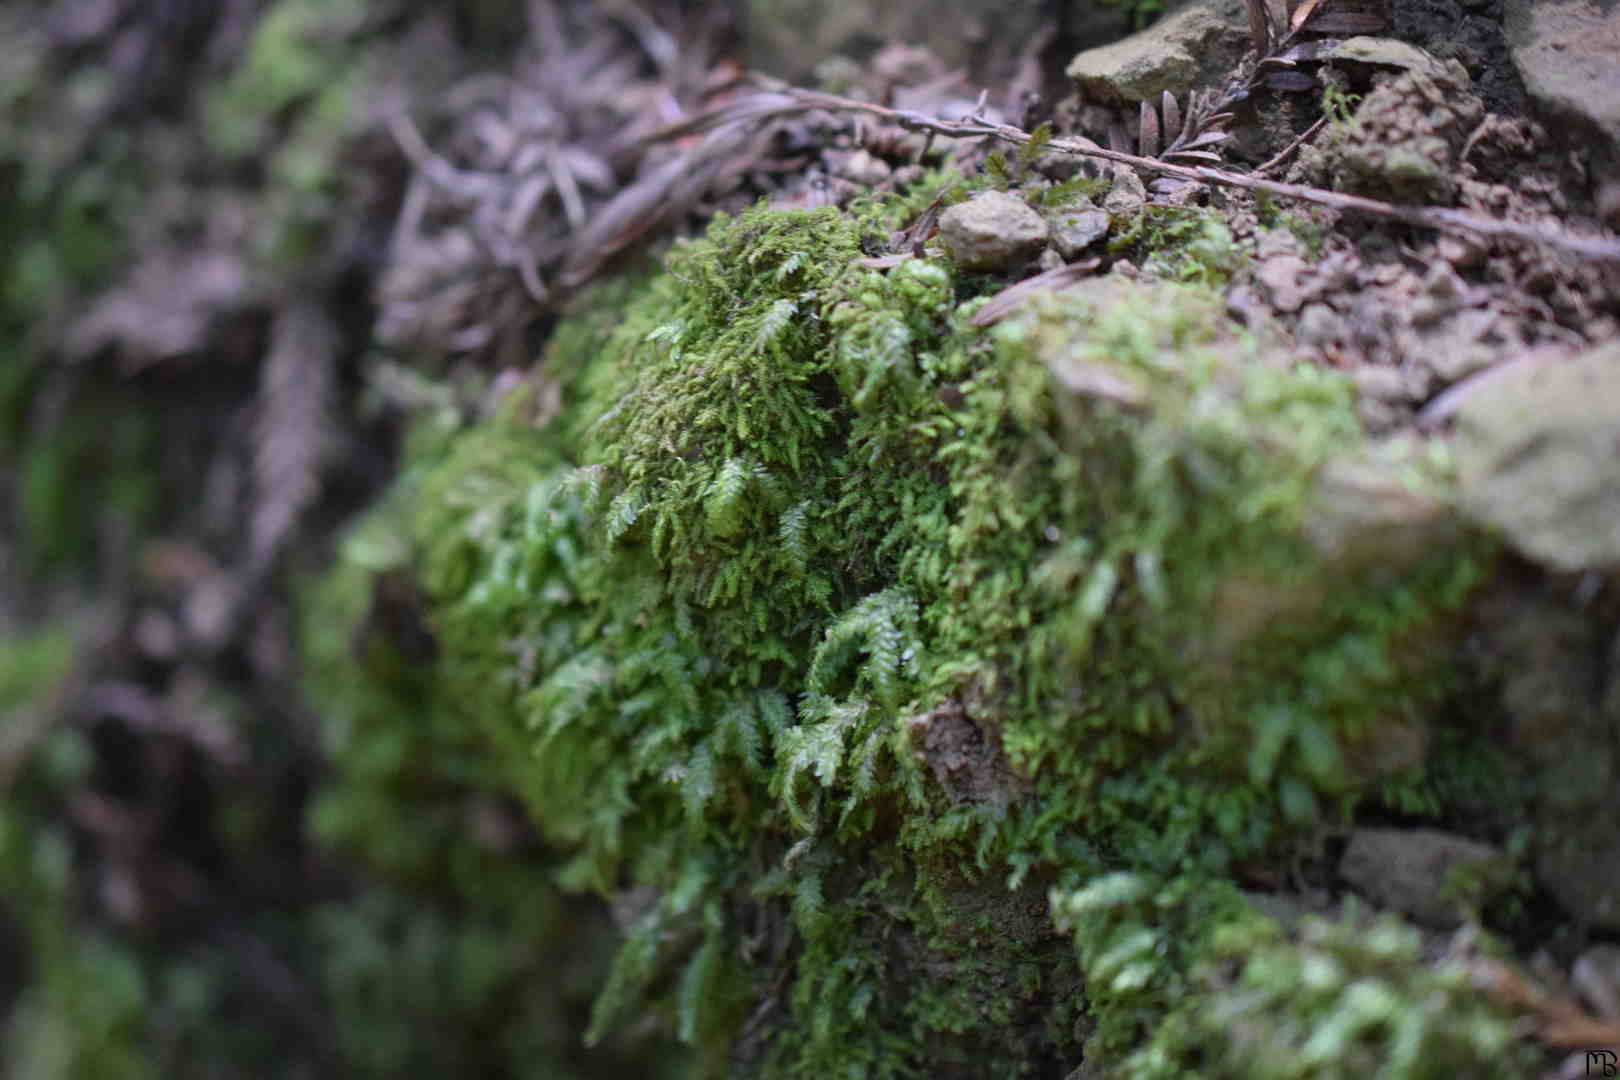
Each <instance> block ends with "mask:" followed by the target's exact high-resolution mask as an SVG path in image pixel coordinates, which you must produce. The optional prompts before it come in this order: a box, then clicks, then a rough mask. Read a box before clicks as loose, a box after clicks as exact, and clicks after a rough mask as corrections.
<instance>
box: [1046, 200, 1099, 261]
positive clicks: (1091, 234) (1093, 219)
mask: <svg viewBox="0 0 1620 1080" xmlns="http://www.w3.org/2000/svg"><path fill="white" fill-rule="evenodd" d="M1108 225H1109V220H1108V215H1107V214H1106V213H1104V212H1103V211H1101V210H1098V209H1097V208H1096V207H1095V206H1093V205H1092V204H1091V201H1090V200H1089V199H1088V200H1086V201H1085V202H1084V203H1083V204H1082V205H1080V206H1078V207H1074V208H1071V209H1067V210H1060V211H1058V212H1057V213H1056V214H1053V215H1052V246H1053V247H1055V248H1057V252H1058V254H1059V255H1061V256H1063V257H1064V259H1078V258H1079V257H1080V255H1081V253H1082V252H1084V251H1085V249H1086V248H1088V247H1090V246H1091V245H1092V244H1094V243H1096V242H1097V241H1098V240H1101V239H1102V238H1103V237H1104V236H1107V235H1108Z"/></svg>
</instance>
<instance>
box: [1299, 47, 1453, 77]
mask: <svg viewBox="0 0 1620 1080" xmlns="http://www.w3.org/2000/svg"><path fill="white" fill-rule="evenodd" d="M1322 59H1324V60H1351V61H1354V62H1356V63H1358V64H1375V65H1377V66H1379V67H1391V68H1398V69H1399V70H1401V71H1415V72H1417V73H1418V74H1420V75H1427V76H1428V77H1429V78H1431V79H1440V80H1442V81H1443V80H1447V79H1450V80H1452V81H1460V82H1462V84H1463V85H1467V83H1468V72H1467V71H1466V70H1464V69H1463V67H1462V65H1461V64H1459V63H1458V62H1457V61H1455V60H1451V61H1442V60H1440V59H1438V58H1436V57H1434V56H1431V55H1430V54H1429V53H1426V52H1424V51H1423V50H1422V49H1420V48H1418V47H1417V46H1415V45H1408V44H1407V43H1406V42H1404V41H1399V40H1397V39H1395V38H1384V37H1353V38H1349V39H1348V40H1345V41H1341V42H1340V43H1339V44H1338V45H1336V46H1334V47H1333V48H1331V49H1329V50H1328V51H1327V52H1325V53H1323V54H1322Z"/></svg>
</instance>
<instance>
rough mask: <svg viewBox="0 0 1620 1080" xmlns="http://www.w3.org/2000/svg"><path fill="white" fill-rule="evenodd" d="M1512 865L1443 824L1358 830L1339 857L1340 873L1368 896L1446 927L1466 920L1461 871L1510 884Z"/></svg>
mask: <svg viewBox="0 0 1620 1080" xmlns="http://www.w3.org/2000/svg"><path fill="white" fill-rule="evenodd" d="M1511 868H1512V863H1511V860H1509V859H1508V858H1507V856H1505V855H1503V854H1502V853H1501V852H1500V851H1498V850H1497V849H1496V848H1494V847H1491V846H1490V845H1489V844H1481V843H1478V842H1477V841H1474V840H1468V839H1465V838H1463V837H1461V836H1453V835H1452V834H1450V833H1444V832H1441V831H1439V830H1438V829H1356V830H1355V831H1354V832H1352V833H1351V835H1350V845H1349V847H1347V848H1346V849H1345V852H1344V857H1343V858H1342V859H1340V860H1339V874H1340V875H1341V876H1342V877H1343V878H1344V879H1345V880H1346V881H1348V882H1349V883H1350V884H1351V885H1352V886H1353V887H1354V888H1355V890H1356V891H1357V892H1359V893H1361V894H1362V895H1363V896H1365V897H1367V899H1369V900H1371V901H1373V902H1374V903H1376V904H1379V905H1380V906H1382V907H1388V908H1394V909H1395V910H1396V911H1399V912H1402V913H1404V914H1406V915H1409V916H1411V918H1413V919H1414V920H1416V921H1417V922H1420V923H1425V924H1427V925H1429V926H1434V927H1441V928H1447V927H1453V926H1456V925H1458V923H1460V922H1461V921H1462V920H1461V918H1460V915H1461V911H1460V909H1459V901H1460V900H1463V899H1464V897H1463V896H1462V895H1459V891H1458V890H1459V887H1460V886H1462V885H1463V878H1461V877H1459V876H1458V875H1459V873H1460V874H1462V875H1464V876H1466V877H1468V878H1475V879H1476V880H1477V878H1476V875H1484V877H1485V878H1486V879H1487V880H1486V882H1485V883H1486V884H1489V882H1490V880H1493V879H1498V878H1499V879H1500V880H1502V881H1503V882H1504V883H1505V881H1506V875H1507V874H1508V873H1509V872H1510V871H1511ZM1467 899H1469V900H1472V901H1473V902H1476V903H1477V902H1480V901H1482V900H1484V899H1488V897H1482V896H1475V897H1470V898H1467Z"/></svg>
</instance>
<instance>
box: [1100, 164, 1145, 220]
mask: <svg viewBox="0 0 1620 1080" xmlns="http://www.w3.org/2000/svg"><path fill="white" fill-rule="evenodd" d="M1146 203H1147V185H1145V184H1143V183H1142V178H1141V177H1140V176H1137V175H1136V172H1135V170H1133V169H1131V168H1129V167H1127V166H1125V165H1117V166H1115V167H1114V186H1113V187H1112V188H1111V189H1109V192H1108V195H1107V197H1106V198H1104V199H1103V209H1104V210H1106V211H1108V213H1109V214H1110V215H1112V216H1113V217H1116V218H1118V217H1129V216H1130V215H1132V214H1135V213H1137V212H1139V211H1140V210H1141V209H1142V207H1143V206H1144V205H1145V204H1146Z"/></svg>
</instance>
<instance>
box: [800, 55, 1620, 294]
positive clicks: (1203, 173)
mask: <svg viewBox="0 0 1620 1080" xmlns="http://www.w3.org/2000/svg"><path fill="white" fill-rule="evenodd" d="M769 85H770V89H772V90H774V91H775V92H776V93H778V94H781V95H783V96H785V97H788V98H791V99H793V100H795V101H797V102H799V103H800V104H801V105H802V107H803V108H806V109H827V110H834V111H841V112H858V113H865V114H867V115H869V116H876V117H880V118H882V119H883V120H886V121H888V122H890V123H893V124H898V125H900V126H901V127H903V128H906V129H907V130H910V131H920V132H927V133H932V134H936V135H944V136H946V137H947V138H952V139H972V138H990V139H1000V140H1002V141H1003V142H1010V143H1014V144H1019V145H1021V144H1023V143H1027V142H1029V141H1030V134H1029V132H1027V131H1024V130H1023V129H1022V128H1017V127H1013V126H1012V125H1011V124H994V123H991V122H989V121H988V120H985V119H983V118H981V117H968V118H966V119H964V120H960V121H951V120H936V119H934V118H932V117H927V116H923V115H922V114H921V113H915V112H909V111H905V110H899V109H890V108H886V107H884V106H882V105H874V104H872V103H870V102H865V101H853V100H851V99H849V98H842V97H838V96H837V95H834V94H823V93H818V92H816V91H811V90H801V89H798V88H795V87H785V86H783V85H782V84H780V83H778V82H776V80H769ZM1046 149H1048V150H1056V151H1058V152H1060V153H1065V154H1078V155H1081V156H1083V157H1094V158H1101V159H1103V160H1104V161H1112V162H1116V163H1118V164H1121V165H1129V166H1131V167H1132V168H1136V169H1142V170H1144V171H1146V172H1152V173H1158V174H1159V175H1160V176H1174V177H1177V178H1179V179H1182V180H1197V181H1202V182H1203V183H1206V184H1215V185H1218V186H1220V187H1234V188H1242V189H1243V190H1245V191H1260V192H1264V193H1266V194H1267V195H1274V196H1276V197H1278V198H1282V199H1291V200H1293V201H1295V202H1305V203H1312V204H1314V205H1316V206H1325V207H1328V208H1329V209H1332V210H1339V211H1342V212H1344V213H1349V214H1362V215H1365V216H1367V217H1375V218H1382V219H1384V220H1385V221H1398V222H1401V223H1402V224H1405V225H1415V226H1418V227H1419V228H1424V229H1438V230H1440V231H1441V232H1452V233H1473V234H1477V235H1480V236H1488V237H1494V238H1501V239H1509V240H1522V241H1525V242H1527V243H1532V244H1541V245H1544V246H1546V247H1552V248H1558V249H1559V250H1562V251H1567V252H1570V253H1571V254H1575V255H1580V256H1583V257H1585V258H1588V259H1593V260H1601V261H1606V262H1620V240H1616V239H1614V238H1612V237H1608V236H1579V235H1574V234H1571V233H1569V232H1566V231H1564V230H1561V229H1555V228H1550V227H1547V226H1537V225H1530V224H1524V223H1521V222H1516V221H1503V220H1500V219H1498V218H1488V217H1481V216H1479V215H1477V214H1470V213H1466V212H1464V211H1461V210H1452V209H1450V208H1448V207H1440V206H1402V205H1398V204H1396V203H1387V202H1380V201H1379V200H1377V199H1368V198H1364V197H1362V196H1360V195H1346V194H1344V193H1342V192H1337V191H1328V190H1327V189H1326V188H1318V187H1307V186H1305V185H1303V184H1285V183H1282V182H1280V181H1277V180H1266V179H1263V178H1260V177H1257V176H1250V175H1247V174H1245V173H1238V172H1232V171H1230V170H1227V169H1216V168H1212V167H1211V166H1208V165H1198V166H1188V165H1174V164H1171V163H1170V162H1168V161H1158V160H1155V159H1154V158H1146V157H1138V156H1137V155H1135V154H1126V153H1121V152H1120V151H1118V150H1105V149H1103V148H1102V147H1100V146H1098V145H1097V144H1096V143H1094V142H1092V141H1091V140H1089V139H1076V138H1065V139H1053V140H1051V141H1050V142H1049V143H1047V144H1046Z"/></svg>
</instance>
